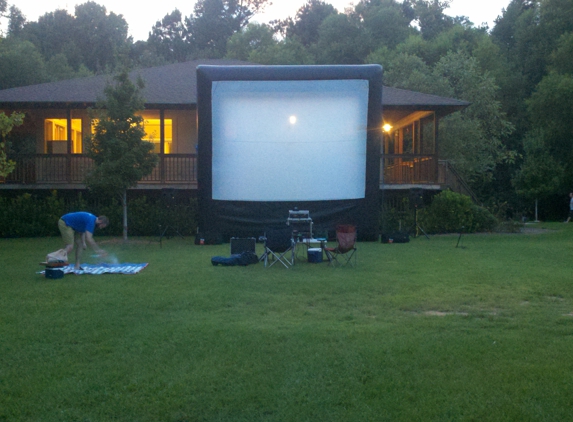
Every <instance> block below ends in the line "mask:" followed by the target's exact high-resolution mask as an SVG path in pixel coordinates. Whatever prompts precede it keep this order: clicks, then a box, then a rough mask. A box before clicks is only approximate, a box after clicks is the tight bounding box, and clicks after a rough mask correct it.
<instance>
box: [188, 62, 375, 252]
mask: <svg viewBox="0 0 573 422" xmlns="http://www.w3.org/2000/svg"><path fill="white" fill-rule="evenodd" d="M197 119H198V121H197V128H198V134H197V136H198V145H197V200H198V201H197V203H198V215H197V221H198V231H199V232H200V233H202V234H204V236H205V238H207V239H219V238H220V239H223V240H224V241H225V240H228V239H230V238H231V237H255V238H259V237H260V236H262V235H264V233H265V232H266V230H268V229H277V228H283V227H285V225H286V222H287V218H288V215H289V210H294V209H295V208H298V209H299V210H308V211H309V213H310V216H311V218H312V221H313V227H314V228H316V230H322V231H323V232H324V231H327V230H328V231H329V232H330V231H332V230H334V229H335V227H336V225H338V224H353V225H356V226H357V229H358V230H357V233H358V237H359V239H362V240H376V239H377V238H378V232H379V227H378V226H379V220H380V219H379V213H380V201H379V194H380V158H381V157H380V143H381V137H382V130H381V126H382V67H381V66H378V65H342V66H258V65H231V66H211V65H199V66H198V67H197Z"/></svg>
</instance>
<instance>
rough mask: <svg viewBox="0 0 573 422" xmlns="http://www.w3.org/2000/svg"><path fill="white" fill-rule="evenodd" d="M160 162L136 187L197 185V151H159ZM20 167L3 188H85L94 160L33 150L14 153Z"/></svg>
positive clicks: (7, 179) (192, 186)
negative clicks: (22, 153) (29, 153)
mask: <svg viewBox="0 0 573 422" xmlns="http://www.w3.org/2000/svg"><path fill="white" fill-rule="evenodd" d="M158 157H159V163H158V165H157V166H156V167H155V169H154V170H153V172H152V173H151V174H150V175H149V176H147V177H145V178H144V179H142V180H141V181H140V182H139V183H138V185H137V188H136V189H164V188H176V189H197V157H196V154H158ZM11 159H12V160H14V161H15V162H16V169H15V170H14V171H13V172H12V173H11V174H10V175H8V177H6V180H5V182H4V183H3V184H1V185H0V187H1V188H3V189H85V185H84V183H83V180H84V177H85V175H86V174H87V173H88V172H89V171H90V170H91V168H92V167H93V161H92V160H91V158H89V157H88V156H86V155H82V154H32V155H25V156H19V157H11Z"/></svg>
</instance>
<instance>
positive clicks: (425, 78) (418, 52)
mask: <svg viewBox="0 0 573 422" xmlns="http://www.w3.org/2000/svg"><path fill="white" fill-rule="evenodd" d="M268 3H269V0H246V1H245V0H242V1H241V0H198V1H197V2H196V4H195V7H194V11H193V13H192V14H191V15H190V16H182V15H181V13H180V11H179V10H177V9H176V10H174V11H173V12H172V13H170V14H167V15H166V16H164V17H162V18H160V17H158V18H159V20H158V21H157V22H156V24H155V25H153V27H152V28H150V31H149V36H148V39H147V41H137V42H133V39H132V38H130V37H128V23H127V22H126V21H125V20H124V18H123V17H122V16H121V15H116V14H114V13H113V12H111V11H107V10H106V8H105V7H103V6H100V5H98V4H97V3H95V2H92V1H88V2H86V3H84V4H81V5H79V6H76V9H75V14H74V15H70V14H69V13H68V12H67V11H64V10H56V11H53V12H49V13H46V14H45V15H43V16H41V17H40V18H39V19H38V21H37V22H29V21H27V20H26V18H25V16H23V15H22V13H21V12H20V11H19V9H18V8H17V7H16V6H11V5H10V4H9V3H8V2H7V1H6V0H0V13H1V14H3V15H4V16H6V17H8V22H9V25H8V28H7V30H6V32H5V34H3V36H2V37H0V89H4V88H10V87H15V86H23V85H29V84H34V83H41V82H49V81H56V80H61V79H69V78H72V77H78V76H86V75H91V74H99V73H113V72H116V71H117V70H118V69H119V68H123V67H125V66H128V67H130V68H141V67H149V66H155V65H162V64H167V63H172V62H178V61H179V62H181V61H186V60H191V59H196V58H233V59H241V60H246V61H250V62H254V63H260V64H362V63H379V64H381V65H382V66H383V67H384V69H385V72H384V83H385V85H388V86H394V87H399V88H405V89H410V90H415V91H420V92H425V93H429V94H436V95H442V96H449V97H455V98H459V99H463V100H466V101H469V102H471V103H472V105H471V106H470V107H468V108H467V109H466V110H464V111H462V112H458V113H455V114H454V115H451V116H449V117H447V118H445V119H443V120H442V121H441V125H440V142H441V144H440V155H441V157H442V158H447V159H449V160H451V161H452V162H453V163H455V165H456V166H457V168H458V170H460V171H461V172H462V174H463V175H464V176H465V178H466V179H467V180H468V182H469V183H470V184H471V186H472V188H473V189H474V190H475V191H476V193H477V194H478V195H479V197H480V198H481V200H482V201H483V202H484V203H485V204H486V205H488V206H489V207H490V208H492V209H493V210H494V211H500V210H505V209H507V210H508V212H510V213H511V212H513V214H514V215H515V214H519V215H521V213H523V212H531V208H532V206H533V203H534V202H535V200H539V202H540V207H541V210H542V212H545V218H561V217H562V216H563V217H564V216H565V214H566V206H567V192H569V191H572V190H573V148H572V145H571V144H572V140H573V104H572V103H573V0H541V1H533V0H512V1H511V3H510V4H509V5H508V6H507V9H505V10H504V11H503V13H502V14H501V16H499V17H498V19H497V20H496V21H495V25H494V27H493V28H487V27H482V26H479V25H475V24H474V23H473V22H471V21H470V20H469V19H468V18H467V17H464V16H457V17H450V16H448V15H446V14H445V13H444V12H445V11H446V10H447V8H448V3H449V2H448V1H447V0H444V1H440V0H403V1H398V0H361V1H359V2H357V4H356V5H355V6H354V7H353V8H351V9H347V10H346V11H345V12H344V13H339V12H337V11H336V9H334V7H333V6H332V5H330V4H329V3H328V2H327V1H321V0H308V1H307V3H306V4H305V5H304V6H303V7H301V8H300V9H299V10H298V12H297V13H296V15H295V16H294V17H285V19H281V20H278V21H273V22H270V23H269V24H259V23H255V19H256V17H257V14H258V13H260V12H261V11H262V10H263V9H264V7H265V5H266V4H268Z"/></svg>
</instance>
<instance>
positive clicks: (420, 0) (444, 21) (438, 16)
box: [410, 0, 455, 40]
mask: <svg viewBox="0 0 573 422" xmlns="http://www.w3.org/2000/svg"><path fill="white" fill-rule="evenodd" d="M450 1H451V0H444V1H440V0H411V1H410V3H411V4H412V6H413V8H414V11H415V13H416V16H417V20H418V25H419V26H420V31H421V33H422V37H424V39H426V40H430V39H432V38H434V37H436V36H437V35H438V34H440V33H441V32H443V31H445V30H447V29H449V28H451V27H453V26H454V24H455V20H454V18H452V17H450V16H448V15H446V14H444V10H446V9H447V8H448V7H449V6H450Z"/></svg>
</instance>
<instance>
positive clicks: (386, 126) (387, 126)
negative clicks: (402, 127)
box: [382, 123, 392, 133]
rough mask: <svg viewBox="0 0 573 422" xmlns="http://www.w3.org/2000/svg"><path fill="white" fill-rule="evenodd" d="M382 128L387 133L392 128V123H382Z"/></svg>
mask: <svg viewBox="0 0 573 422" xmlns="http://www.w3.org/2000/svg"><path fill="white" fill-rule="evenodd" d="M382 129H383V130H384V132H386V133H389V132H390V131H391V130H392V125H391V124H389V123H384V126H382Z"/></svg>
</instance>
